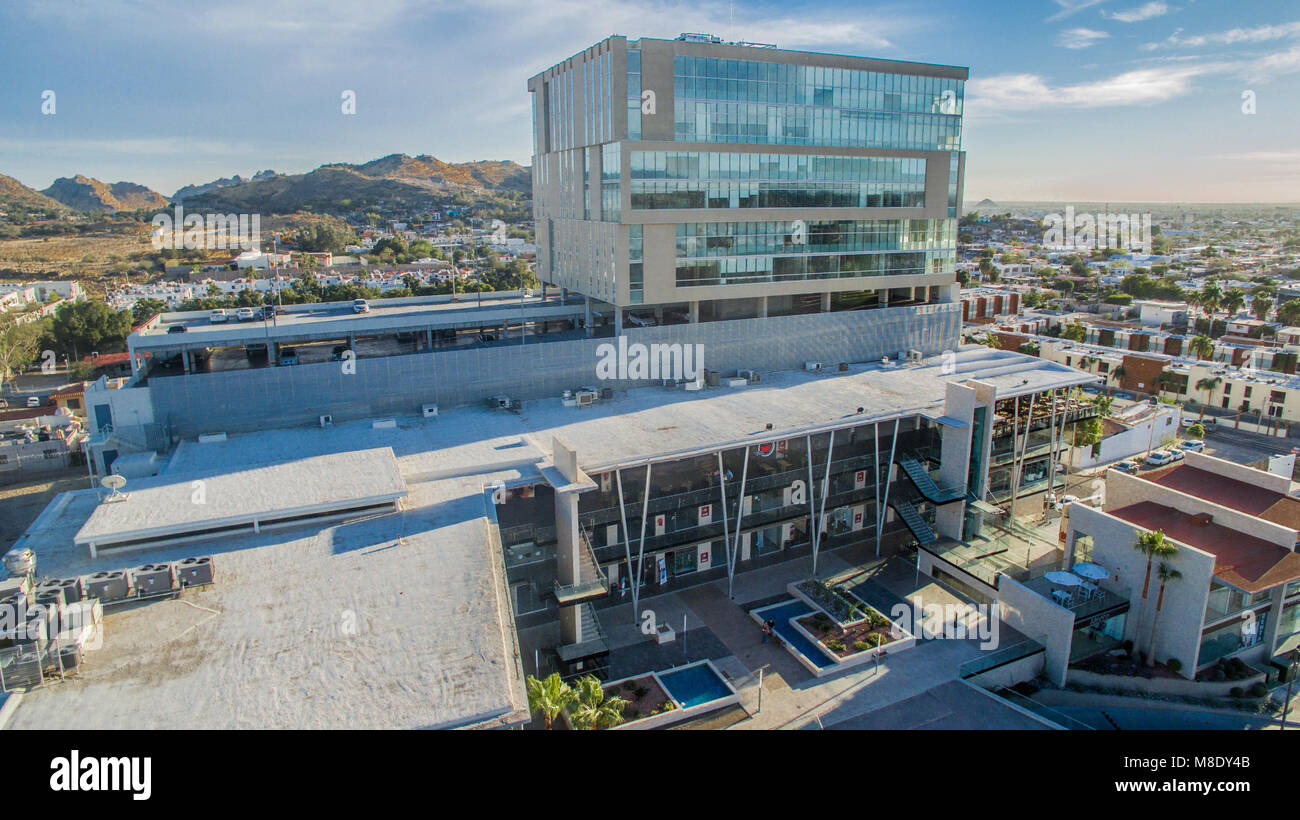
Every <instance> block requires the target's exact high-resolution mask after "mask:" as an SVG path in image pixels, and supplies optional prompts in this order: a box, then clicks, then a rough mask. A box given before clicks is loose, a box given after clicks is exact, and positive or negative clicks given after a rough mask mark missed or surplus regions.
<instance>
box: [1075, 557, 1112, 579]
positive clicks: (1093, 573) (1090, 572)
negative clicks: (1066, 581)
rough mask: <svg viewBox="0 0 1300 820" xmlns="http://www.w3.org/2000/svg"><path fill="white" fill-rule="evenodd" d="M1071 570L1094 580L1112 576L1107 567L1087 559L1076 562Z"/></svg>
mask: <svg viewBox="0 0 1300 820" xmlns="http://www.w3.org/2000/svg"><path fill="white" fill-rule="evenodd" d="M1071 572H1073V573H1074V574H1075V575H1078V576H1081V577H1083V578H1087V579H1089V580H1092V581H1100V580H1102V579H1103V578H1109V577H1110V572H1109V571H1108V570H1107V569H1106V568H1105V567H1103V566H1099V565H1097V564H1091V563H1089V562H1087V561H1080V562H1079V563H1077V564H1075V565H1074V568H1073V569H1072V570H1071Z"/></svg>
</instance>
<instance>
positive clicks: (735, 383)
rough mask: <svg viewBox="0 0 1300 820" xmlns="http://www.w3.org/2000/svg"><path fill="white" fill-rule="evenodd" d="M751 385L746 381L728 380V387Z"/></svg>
mask: <svg viewBox="0 0 1300 820" xmlns="http://www.w3.org/2000/svg"><path fill="white" fill-rule="evenodd" d="M747 384H749V382H748V381H746V380H745V379H727V387H744V386H745V385H747Z"/></svg>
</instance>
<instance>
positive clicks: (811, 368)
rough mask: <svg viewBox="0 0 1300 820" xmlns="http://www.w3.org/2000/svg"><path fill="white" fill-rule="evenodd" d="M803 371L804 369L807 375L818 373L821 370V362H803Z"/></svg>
mask: <svg viewBox="0 0 1300 820" xmlns="http://www.w3.org/2000/svg"><path fill="white" fill-rule="evenodd" d="M803 369H804V370H807V371H808V372H809V373H817V372H819V371H820V370H821V369H822V363H821V362H804V363H803Z"/></svg>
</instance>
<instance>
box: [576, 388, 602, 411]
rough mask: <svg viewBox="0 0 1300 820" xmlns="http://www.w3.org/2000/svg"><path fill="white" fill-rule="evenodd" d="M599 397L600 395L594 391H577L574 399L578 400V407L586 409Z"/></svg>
mask: <svg viewBox="0 0 1300 820" xmlns="http://www.w3.org/2000/svg"><path fill="white" fill-rule="evenodd" d="M599 395H600V394H598V393H597V392H596V391H595V390H579V391H578V392H577V394H575V396H574V398H576V399H577V400H578V406H579V407H586V406H587V405H590V404H595V403H596V398H597V396H599Z"/></svg>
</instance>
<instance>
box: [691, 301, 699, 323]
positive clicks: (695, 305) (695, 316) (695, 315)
mask: <svg viewBox="0 0 1300 820" xmlns="http://www.w3.org/2000/svg"><path fill="white" fill-rule="evenodd" d="M699 323H700V303H699V302H691V324H693V325H698V324H699Z"/></svg>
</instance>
